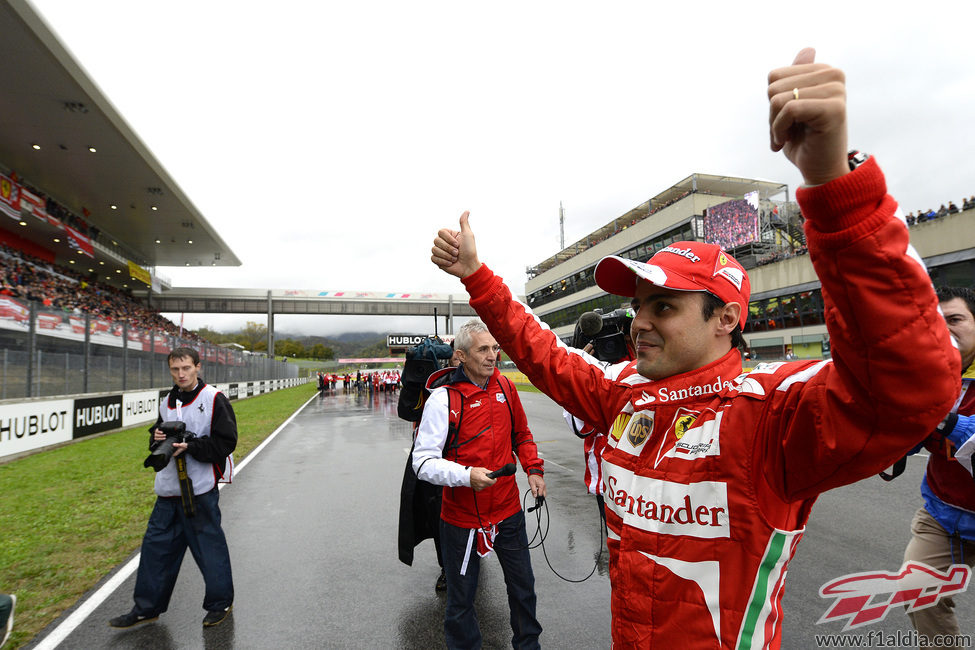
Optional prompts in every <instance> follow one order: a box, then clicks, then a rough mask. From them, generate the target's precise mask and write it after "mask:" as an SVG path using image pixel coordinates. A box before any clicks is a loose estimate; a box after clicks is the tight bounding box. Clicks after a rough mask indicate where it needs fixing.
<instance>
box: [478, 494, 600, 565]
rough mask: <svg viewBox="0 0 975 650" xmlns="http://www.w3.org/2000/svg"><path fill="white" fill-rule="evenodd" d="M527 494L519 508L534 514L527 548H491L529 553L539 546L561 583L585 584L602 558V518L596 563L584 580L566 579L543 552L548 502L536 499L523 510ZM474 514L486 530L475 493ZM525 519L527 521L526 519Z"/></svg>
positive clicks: (548, 523)
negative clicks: (531, 532) (543, 511)
mask: <svg viewBox="0 0 975 650" xmlns="http://www.w3.org/2000/svg"><path fill="white" fill-rule="evenodd" d="M529 494H531V488H529V489H527V490H525V494H524V496H523V497H522V498H521V507H522V510H524V511H525V512H535V524H536V527H535V534H534V535H532V537H531V539H530V540H528V546H519V547H507V546H497V545H492V548H495V547H497V548H500V549H502V550H505V551H522V550H525V549H528V550H529V551H530V550H532V549H535V548H538V547H539V546H541V547H542V555H543V556H544V557H545V564H547V565H548V568H549V569H551V570H552V573H554V574H555V575H556V576H557V577H559V578H560V579H562V580H563V581H565V582H573V583H579V582H585V581H586V580H588V579H589V578H591V577H592V574H594V573H596V569H598V568H599V561H600V560H601V559H602V558H603V548H604V544H603V539H604V536H603V534H602V533H603V531H602V525H603V523H602V517H601V516H600V526H599V527H600V530H599V553H598V554H597V555H596V561H595V562H594V563H593V565H592V571H590V572H589V574H588V575H587V576H586V577H585V578H579V579H573V578H566V577H565V576H563V575H562V574H561V573H559V572H558V571H556V570H555V567H554V566H552V562H551V560H549V559H548V552H547V551H546V550H545V538H546V537H548V531H549V527H550V526H551V523H552V518H551V517H550V516H549V512H548V501H547V500H546V499H545V497H536V499H535V505H534V506H533V507H531V508H525V505H526V503H527V501H528V495H529ZM542 506H545V532H544V533H541V530H542ZM474 512H475V514H476V515H477V523H479V524H480V525H481V530H486V528H485V527H484V522H483V521H481V511H480V509H479V508H478V507H477V492H476V491H475V492H474ZM525 519H526V521H527V517H526V518H525ZM526 525H527V524H526ZM539 533H541V536H539ZM526 536H527V531H526ZM536 537H538V538H539V540H538V544H535V545H534V546H533V543H534V542H535V538H536ZM474 552H477V551H476V549H475V551H474Z"/></svg>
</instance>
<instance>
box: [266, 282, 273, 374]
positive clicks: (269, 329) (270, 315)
mask: <svg viewBox="0 0 975 650" xmlns="http://www.w3.org/2000/svg"><path fill="white" fill-rule="evenodd" d="M267 356H268V358H269V359H273V358H274V303H273V302H272V301H271V290H270V289H268V292H267Z"/></svg>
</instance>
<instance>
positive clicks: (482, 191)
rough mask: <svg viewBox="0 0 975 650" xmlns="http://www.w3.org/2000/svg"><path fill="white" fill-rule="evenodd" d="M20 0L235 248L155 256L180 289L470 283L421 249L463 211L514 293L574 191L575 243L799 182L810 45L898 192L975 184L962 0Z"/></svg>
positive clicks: (923, 199)
mask: <svg viewBox="0 0 975 650" xmlns="http://www.w3.org/2000/svg"><path fill="white" fill-rule="evenodd" d="M32 1H33V4H34V6H35V7H36V8H37V10H38V11H39V13H40V14H41V15H42V16H43V17H44V18H45V19H46V20H47V21H48V23H49V24H50V25H51V26H52V28H53V29H54V31H55V32H56V33H57V34H58V35H59V36H60V38H61V40H62V42H63V43H64V44H65V45H66V47H67V48H68V49H69V50H70V51H71V52H72V53H73V54H74V56H75V57H76V58H77V60H78V61H79V62H80V64H81V65H82V67H83V68H84V69H85V70H86V71H87V72H88V74H89V76H90V77H91V78H92V79H93V80H94V81H95V83H96V84H97V85H98V86H99V87H100V88H101V89H102V91H103V92H104V93H105V94H106V95H107V97H108V98H109V100H110V101H111V102H112V103H113V104H114V105H115V107H116V108H117V109H118V111H119V113H120V114H121V115H122V116H123V117H124V118H125V120H126V121H127V122H128V123H129V124H130V125H131V126H132V127H133V129H134V130H135V132H136V133H137V134H138V135H139V137H140V138H141V139H142V140H143V141H144V142H145V143H146V144H147V145H148V147H149V149H150V150H151V151H152V152H153V154H154V155H155V156H156V158H157V159H158V160H159V161H160V162H161V163H162V165H163V166H164V167H165V168H166V170H167V171H168V172H169V173H170V175H171V176H172V177H173V178H174V179H175V181H176V183H177V184H179V186H180V187H181V188H182V189H183V190H184V192H185V193H186V194H187V196H189V197H190V199H191V200H192V201H193V203H194V204H195V205H196V207H197V208H198V209H199V210H200V211H201V212H202V214H203V215H204V216H205V218H206V219H207V220H208V221H209V222H210V223H211V224H212V225H213V226H214V227H215V228H216V230H217V232H219V233H220V235H221V236H222V237H223V239H224V240H225V241H226V242H227V243H228V245H229V246H230V247H231V249H232V250H233V251H234V252H235V253H236V254H237V256H238V257H239V258H240V259H241V260H242V261H243V265H242V266H240V267H225V268H210V269H208V268H204V269H193V270H192V271H188V270H186V269H184V268H171V269H168V268H161V269H160V272H161V273H162V274H164V275H168V276H169V277H170V278H171V279H172V280H173V283H174V285H176V286H213V287H259V288H281V289H289V288H291V289H315V290H341V289H346V290H359V291H402V292H406V291H421V290H423V291H436V292H451V293H460V292H462V286H461V285H460V283H459V281H457V280H456V279H454V278H451V277H449V276H446V275H444V274H442V273H441V272H440V271H439V270H437V269H436V268H435V267H434V266H433V265H432V264H431V263H430V261H429V250H430V246H431V242H432V239H433V236H434V234H435V232H436V230H437V229H438V228H439V227H442V226H446V225H452V226H454V227H456V221H457V217H458V216H459V214H460V213H461V212H462V211H463V210H470V211H471V224H472V226H473V227H474V230H475V233H476V235H477V237H478V249H479V252H480V253H481V259H482V260H483V261H485V262H487V263H488V264H489V265H490V266H491V267H492V268H494V269H495V270H496V271H498V272H500V273H501V274H502V275H503V276H504V277H505V278H506V279H507V280H508V282H509V284H510V285H511V286H512V288H513V289H514V290H515V291H516V292H519V293H521V292H523V291H524V283H525V279H526V276H525V268H526V267H527V266H529V265H532V264H536V263H538V262H540V261H542V260H544V259H545V258H547V257H549V256H550V255H552V254H553V253H555V252H557V250H558V248H559V226H558V209H559V202H560V201H561V202H562V203H563V204H564V206H565V215H566V222H565V241H566V243H567V244H568V243H571V242H574V241H576V240H578V239H579V238H581V237H583V236H584V235H585V234H587V233H588V232H590V231H592V230H593V229H595V228H598V227H599V226H602V225H604V224H605V223H607V222H609V221H611V220H612V219H613V218H614V217H617V216H619V215H621V214H622V213H624V212H625V211H627V210H629V209H630V208H632V207H634V206H636V205H638V204H640V203H642V202H643V201H645V200H647V199H648V198H649V197H650V196H653V195H655V194H657V193H658V192H660V191H662V190H664V189H666V188H668V187H670V186H671V185H673V184H674V183H676V182H678V181H680V180H682V179H683V178H685V177H686V176H688V175H689V174H692V173H694V172H701V173H708V174H722V175H733V176H745V177H752V178H763V179H768V180H773V181H779V182H784V183H788V184H789V186H790V194H791V193H793V192H794V190H795V187H796V186H797V185H798V184H799V183H800V180H801V179H800V178H799V175H798V173H797V172H796V171H795V169H794V168H793V167H792V166H791V165H790V164H789V163H788V161H786V160H785V159H784V158H783V157H782V156H781V154H773V153H772V152H771V151H770V150H769V147H768V121H767V115H768V103H767V99H766V95H765V89H766V77H767V74H768V71H769V70H770V69H772V68H774V67H779V66H782V65H787V64H789V63H791V61H792V58H793V56H794V55H795V53H796V52H797V51H798V50H799V49H801V48H802V47H804V46H807V45H811V46H814V47H816V48H817V50H818V56H817V60H820V61H825V62H828V63H831V64H833V65H837V66H839V67H841V68H843V69H844V71H845V72H846V75H847V86H848V107H849V114H850V144H851V146H853V147H856V148H858V149H861V150H863V151H866V152H869V153H871V154H873V155H874V156H876V158H877V159H878V161H879V162H880V164H881V166H882V167H883V169H884V170H885V172H886V174H887V181H888V187H889V188H890V191H891V193H892V194H893V195H894V196H895V198H897V199H898V200H899V201H900V202H901V204H902V207H903V208H904V211H905V213H906V212H908V211H911V210H917V209H920V208H925V209H926V208H928V207H933V208H935V209H937V207H938V206H939V205H940V204H941V203H946V204H947V202H948V200H954V201H955V202H956V203H960V201H961V199H962V198H963V197H964V196H970V195H972V194H975V125H973V119H975V46H973V45H972V44H971V42H970V40H969V38H968V33H969V32H970V30H971V29H972V26H973V25H975V3H971V2H944V3H942V2H936V1H935V2H924V3H914V4H911V5H910V10H909V11H908V10H906V9H895V8H894V5H891V4H890V3H871V2H850V1H849V0H845V1H844V2H816V3H784V2H781V1H780V0H779V1H776V2H748V3H732V2H695V3H655V2H636V3H621V2H605V3H592V2H586V3H582V2H566V1H564V0H563V1H559V2H541V1H540V2H524V1H520V2H504V1H502V2H497V1H496V2H491V3H484V2H482V3H473V2H456V1H451V2H422V1H418V2H368V1H357V2H349V1H343V2H330V1H329V2H325V1H322V2H313V1H311V0H307V1H304V2H295V1H288V0H278V1H277V2H273V3H268V2H250V1H241V0H235V1H233V2H230V1H229V0H220V1H218V0H211V1H206V2H201V1H200V0H192V1H184V0H168V1H167V2H165V3H160V2H133V1H132V0H86V1H85V2H78V1H77V0H32ZM660 5H663V6H660ZM175 318H176V319H177V320H178V318H179V316H178V315H176V316H175ZM262 318H263V317H261V316H260V315H255V316H252V317H247V316H244V317H241V316H233V317H219V316H213V315H210V316H203V315H193V314H187V315H186V324H187V326H189V327H193V328H195V327H198V326H200V325H202V324H210V325H211V326H216V327H217V328H218V329H224V330H229V329H236V327H237V326H238V325H240V324H242V323H243V322H244V321H245V320H262ZM276 327H277V329H278V330H282V329H283V330H290V331H298V330H301V331H302V332H303V333H310V334H311V333H316V334H325V333H334V332H339V331H344V330H348V329H353V328H361V329H374V330H387V329H394V330H397V331H417V332H423V331H425V330H428V329H431V328H430V327H429V319H423V320H422V321H421V322H416V321H415V320H414V321H409V320H408V319H407V320H397V321H392V320H391V319H387V320H385V321H381V320H379V319H375V318H373V319H371V320H366V321H365V322H364V323H363V322H361V321H356V320H353V319H352V318H350V317H330V318H318V317H301V316H297V317H278V318H277V319H276Z"/></svg>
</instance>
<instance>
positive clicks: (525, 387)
mask: <svg viewBox="0 0 975 650" xmlns="http://www.w3.org/2000/svg"><path fill="white" fill-rule="evenodd" d="M513 383H514V385H515V387H516V388H517V389H518V390H519V392H522V393H541V392H542V391H540V390H538V389H537V388H535V387H534V386H532V385H531V384H522V383H519V382H513Z"/></svg>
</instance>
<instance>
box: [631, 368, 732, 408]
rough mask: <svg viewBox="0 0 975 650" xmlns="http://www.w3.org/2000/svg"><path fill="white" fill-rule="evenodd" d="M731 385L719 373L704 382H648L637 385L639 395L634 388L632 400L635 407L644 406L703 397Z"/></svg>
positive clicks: (728, 380) (729, 381)
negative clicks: (660, 383)
mask: <svg viewBox="0 0 975 650" xmlns="http://www.w3.org/2000/svg"><path fill="white" fill-rule="evenodd" d="M732 385H733V382H732V380H731V379H722V377H721V375H718V376H717V377H715V378H714V379H713V380H711V381H707V382H704V383H690V384H676V385H675V384H662V385H659V386H658V385H656V384H648V385H647V386H646V387H643V386H640V387H639V389H638V391H639V395H637V394H636V393H637V389H635V390H634V398H633V400H632V402H633V406H634V408H636V409H640V408H646V407H648V406H651V405H657V404H668V403H671V402H680V401H683V400H688V399H694V398H696V397H704V396H705V395H714V394H717V393H720V392H721V391H722V390H723V389H725V388H730V387H731V386H732Z"/></svg>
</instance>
